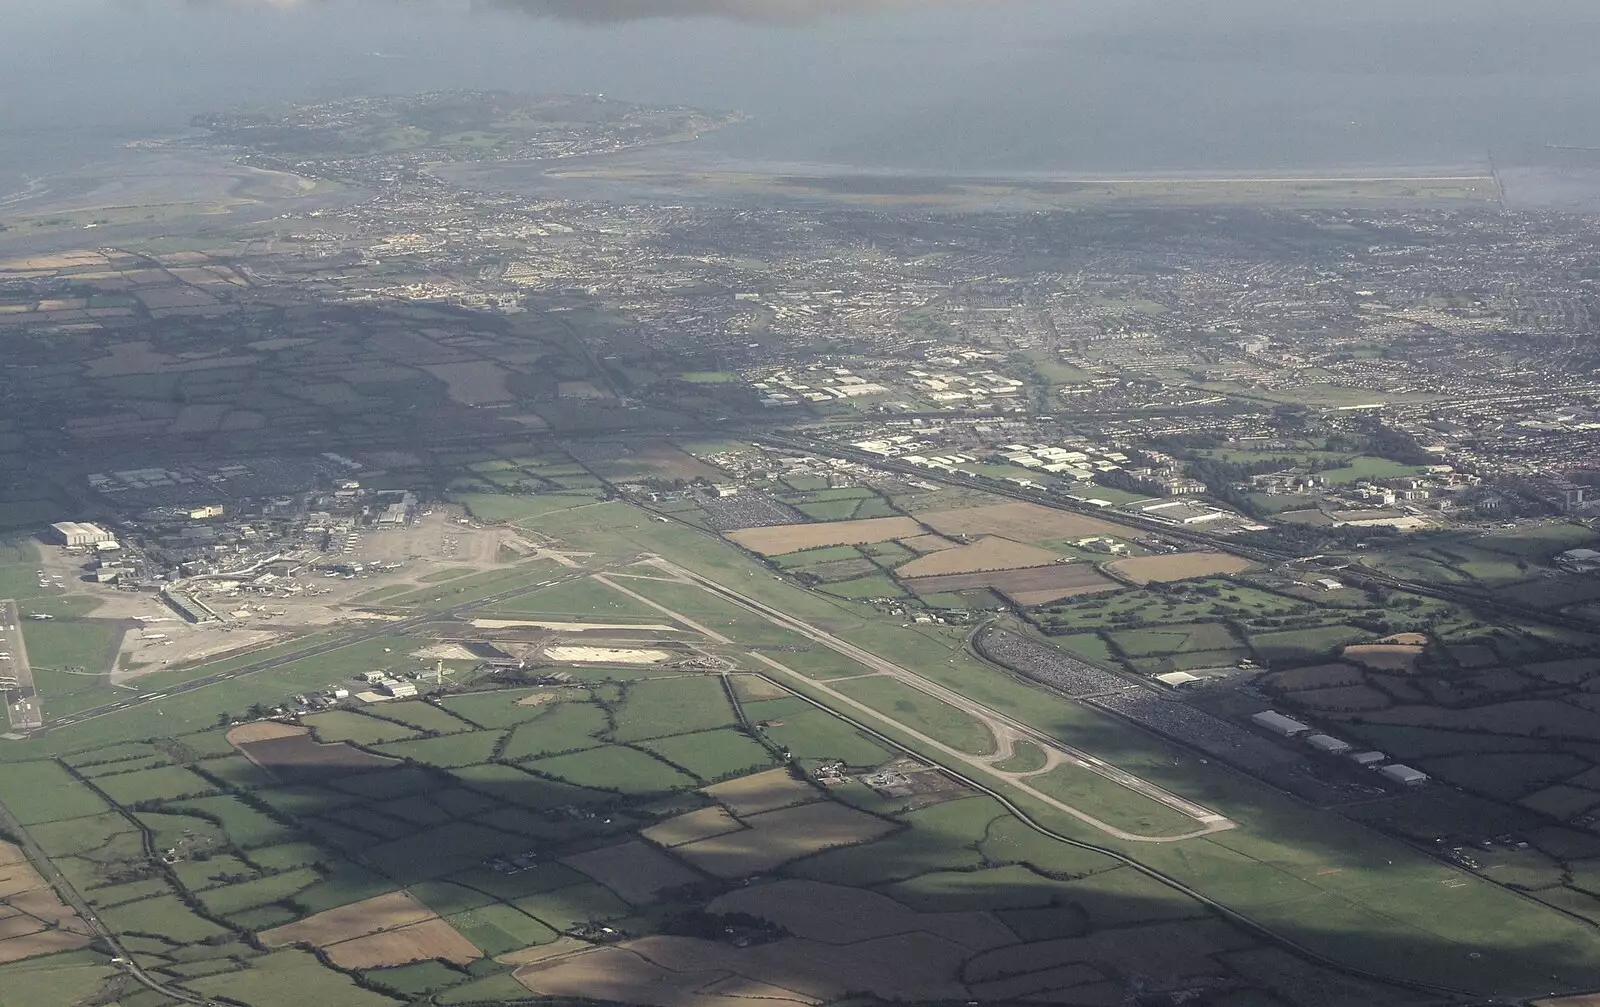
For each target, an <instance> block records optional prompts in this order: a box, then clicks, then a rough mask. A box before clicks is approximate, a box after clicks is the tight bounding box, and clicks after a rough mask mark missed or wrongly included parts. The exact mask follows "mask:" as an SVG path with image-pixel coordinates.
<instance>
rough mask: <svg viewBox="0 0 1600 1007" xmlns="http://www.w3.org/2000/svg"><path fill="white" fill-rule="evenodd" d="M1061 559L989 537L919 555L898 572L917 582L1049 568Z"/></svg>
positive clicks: (1047, 552) (1033, 547) (1007, 540)
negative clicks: (987, 572) (992, 572)
mask: <svg viewBox="0 0 1600 1007" xmlns="http://www.w3.org/2000/svg"><path fill="white" fill-rule="evenodd" d="M1059 559H1061V556H1060V555H1059V554H1058V553H1053V552H1050V551H1049V550H1046V549H1040V548H1038V547H1037V546H1031V545H1023V544H1022V543H1020V542H1013V541H1011V540H1009V539H1004V538H1000V537H999V536H996V535H990V536H987V537H985V538H981V539H979V540H978V541H976V542H974V543H972V544H971V545H963V546H957V547H955V548H954V549H941V550H940V551H938V552H935V553H929V554H928V555H926V556H919V557H918V558H916V559H914V560H912V561H911V562H909V563H907V564H905V565H904V566H902V567H900V568H899V569H898V570H897V571H896V572H897V573H898V574H899V575H900V576H901V577H904V578H906V579H908V580H914V579H916V578H918V577H941V576H947V575H950V574H963V573H983V572H986V571H990V570H1016V569H1025V568H1027V567H1038V566H1049V565H1050V564H1052V563H1055V562H1056V561H1057V560H1059Z"/></svg>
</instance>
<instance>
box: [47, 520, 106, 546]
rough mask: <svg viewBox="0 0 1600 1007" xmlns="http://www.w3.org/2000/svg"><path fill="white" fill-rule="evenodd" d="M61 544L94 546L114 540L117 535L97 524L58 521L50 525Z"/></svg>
mask: <svg viewBox="0 0 1600 1007" xmlns="http://www.w3.org/2000/svg"><path fill="white" fill-rule="evenodd" d="M50 530H51V531H53V532H55V534H56V537H57V538H58V539H60V540H61V542H62V544H64V545H69V546H96V545H99V544H100V543H102V542H115V541H116V540H117V537H116V536H115V535H113V534H111V533H110V532H108V531H106V530H105V529H104V528H102V527H100V526H99V525H94V524H83V523H80V522H77V521H59V522H57V523H55V524H53V525H51V526H50Z"/></svg>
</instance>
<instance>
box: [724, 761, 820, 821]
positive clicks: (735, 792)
mask: <svg viewBox="0 0 1600 1007" xmlns="http://www.w3.org/2000/svg"><path fill="white" fill-rule="evenodd" d="M701 793H703V794H705V795H707V796H708V797H710V798H711V799H712V800H714V801H717V802H718V803H720V804H725V805H727V806H728V807H729V808H730V809H732V811H733V813H734V814H736V815H756V814H760V813H761V812H763V811H775V810H777V809H778V808H787V807H789V806H790V805H792V804H805V803H808V802H810V801H820V800H822V795H821V794H820V793H818V792H817V788H816V787H813V786H812V785H811V784H809V783H806V782H805V781H804V780H797V779H795V778H794V777H792V776H790V775H789V771H788V770H787V769H769V770H767V771H766V772H763V773H755V774H753V775H751V776H741V777H739V778H738V779H737V780H728V781H726V782H724V783H715V784H712V785H711V786H709V787H706V788H705V789H704V790H702V791H701Z"/></svg>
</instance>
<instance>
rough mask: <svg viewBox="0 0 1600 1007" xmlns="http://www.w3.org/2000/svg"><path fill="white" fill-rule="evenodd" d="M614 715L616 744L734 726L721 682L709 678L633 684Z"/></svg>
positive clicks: (731, 712)
mask: <svg viewBox="0 0 1600 1007" xmlns="http://www.w3.org/2000/svg"><path fill="white" fill-rule="evenodd" d="M615 716H616V729H615V731H614V734H613V737H614V738H615V739H616V740H617V741H639V740H643V739H645V738H659V737H664V736H667V735H674V734H689V733H691V732H694V731H707V730H711V729H713V728H718V727H731V726H732V725H733V724H734V723H735V718H734V713H733V708H732V707H731V706H730V705H729V704H728V694H727V692H726V691H725V690H724V689H723V687H722V680H721V679H720V678H715V677H709V676H697V677H694V678H689V679H651V680H648V681H643V682H630V683H629V684H628V686H627V691H626V692H625V693H624V698H623V701H622V705H621V708H620V709H618V710H617V711H616V714H615Z"/></svg>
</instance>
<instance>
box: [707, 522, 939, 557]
mask: <svg viewBox="0 0 1600 1007" xmlns="http://www.w3.org/2000/svg"><path fill="white" fill-rule="evenodd" d="M925 531H926V529H924V528H923V527H922V526H921V525H919V524H918V523H917V522H916V521H914V520H912V519H911V518H908V517H884V518H869V519H867V520H864V521H832V522H828V523H825V524H794V525H777V526H775V527H769V528H746V529H744V530H743V531H735V532H729V533H728V538H729V539H731V540H733V541H734V542H737V543H738V544H740V545H742V546H744V547H745V548H746V549H749V550H750V551H751V552H755V553H760V554H761V555H763V556H781V555H784V554H785V553H792V552H798V551H800V550H803V549H822V548H828V547H831V546H841V545H867V544H870V543H873V542H888V541H891V540H893V539H900V538H912V537H915V536H918V535H922V534H924V533H925Z"/></svg>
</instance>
